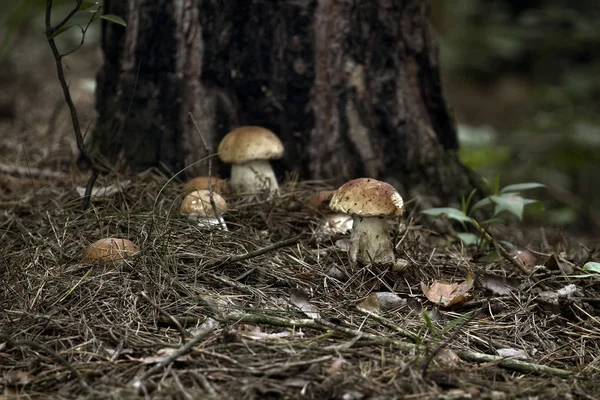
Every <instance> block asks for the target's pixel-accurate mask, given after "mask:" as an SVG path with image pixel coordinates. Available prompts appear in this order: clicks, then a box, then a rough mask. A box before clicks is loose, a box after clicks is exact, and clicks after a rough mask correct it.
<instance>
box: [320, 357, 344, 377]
mask: <svg viewBox="0 0 600 400" xmlns="http://www.w3.org/2000/svg"><path fill="white" fill-rule="evenodd" d="M345 362H346V360H344V359H343V358H336V359H335V360H333V361H332V362H331V365H330V366H329V367H328V368H327V369H326V370H325V371H327V374H329V375H333V374H336V373H338V372H340V371H341V369H342V365H343V364H344V363H345Z"/></svg>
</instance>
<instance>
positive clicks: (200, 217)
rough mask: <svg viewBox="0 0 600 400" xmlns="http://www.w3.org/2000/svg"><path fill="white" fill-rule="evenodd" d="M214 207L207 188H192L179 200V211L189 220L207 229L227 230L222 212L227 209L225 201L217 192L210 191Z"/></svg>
mask: <svg viewBox="0 0 600 400" xmlns="http://www.w3.org/2000/svg"><path fill="white" fill-rule="evenodd" d="M212 196H213V201H214V202H215V207H214V208H213V206H212V204H211V202H210V191H209V190H194V191H193V192H191V193H190V194H188V195H187V196H185V198H184V199H183V201H182V202H181V207H180V208H179V212H180V213H181V214H182V215H185V216H186V217H187V218H188V220H189V221H190V222H193V223H197V224H198V226H200V227H203V228H207V229H223V230H227V225H225V220H224V219H223V215H222V214H223V213H224V212H225V211H227V203H226V202H225V199H223V197H221V195H220V194H218V193H217V192H213V193H212Z"/></svg>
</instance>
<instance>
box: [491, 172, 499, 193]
mask: <svg viewBox="0 0 600 400" xmlns="http://www.w3.org/2000/svg"><path fill="white" fill-rule="evenodd" d="M492 193H494V194H498V193H500V175H496V177H495V178H494V187H493V188H492Z"/></svg>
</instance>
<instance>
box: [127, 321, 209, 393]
mask: <svg viewBox="0 0 600 400" xmlns="http://www.w3.org/2000/svg"><path fill="white" fill-rule="evenodd" d="M217 326H218V324H217V322H216V321H215V320H214V319H210V318H209V319H207V320H206V322H204V324H202V329H201V331H200V332H199V333H198V334H197V335H196V336H194V337H193V338H192V339H191V340H190V341H189V342H187V343H186V344H184V345H183V346H181V347H180V348H179V349H177V350H176V351H174V352H173V353H172V354H171V355H169V356H168V357H166V358H165V359H163V360H162V361H161V362H159V363H158V364H156V365H155V366H154V367H152V368H150V369H149V370H148V371H146V373H144V374H143V375H142V376H141V377H140V378H138V379H136V380H134V381H133V385H134V386H139V385H141V383H142V381H144V380H146V379H148V378H149V377H151V376H152V375H154V374H155V373H157V372H158V371H160V370H162V369H163V368H165V367H166V366H167V365H169V364H171V363H172V362H174V361H175V360H177V359H178V358H179V357H181V356H182V355H184V354H186V353H188V352H189V351H190V350H192V348H193V347H194V346H195V345H197V344H198V343H200V342H201V341H202V340H204V339H205V338H206V337H207V336H208V335H210V334H211V333H212V332H213V331H214V330H215V329H217Z"/></svg>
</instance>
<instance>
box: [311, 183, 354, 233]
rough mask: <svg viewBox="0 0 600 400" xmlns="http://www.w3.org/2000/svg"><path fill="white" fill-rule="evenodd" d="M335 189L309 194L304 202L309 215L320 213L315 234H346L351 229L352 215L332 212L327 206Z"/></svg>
mask: <svg viewBox="0 0 600 400" xmlns="http://www.w3.org/2000/svg"><path fill="white" fill-rule="evenodd" d="M335 192H336V191H335V190H321V191H318V192H315V193H313V194H312V196H310V198H309V199H308V201H307V202H306V208H307V209H308V212H309V214H311V215H320V216H321V222H320V223H319V227H318V229H317V234H320V235H324V236H329V235H335V234H346V233H348V231H351V230H352V217H351V216H350V215H347V214H342V213H334V212H333V211H332V210H331V209H330V208H329V202H330V201H331V199H332V198H333V195H334V194H335Z"/></svg>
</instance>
